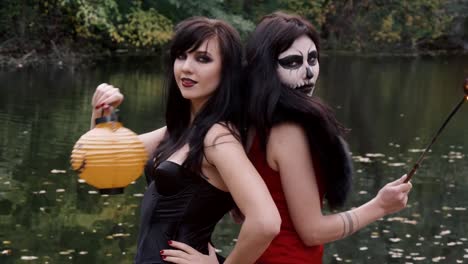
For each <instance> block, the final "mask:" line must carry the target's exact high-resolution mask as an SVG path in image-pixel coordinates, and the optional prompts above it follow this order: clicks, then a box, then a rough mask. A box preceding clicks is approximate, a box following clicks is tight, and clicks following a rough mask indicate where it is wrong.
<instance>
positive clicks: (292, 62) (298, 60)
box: [278, 55, 302, 69]
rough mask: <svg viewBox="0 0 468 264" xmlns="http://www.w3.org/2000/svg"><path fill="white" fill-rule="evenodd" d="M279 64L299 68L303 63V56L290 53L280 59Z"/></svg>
mask: <svg viewBox="0 0 468 264" xmlns="http://www.w3.org/2000/svg"><path fill="white" fill-rule="evenodd" d="M278 63H279V65H281V67H283V68H285V69H297V68H300V67H301V65H302V56H300V55H289V56H286V57H284V58H281V59H278Z"/></svg>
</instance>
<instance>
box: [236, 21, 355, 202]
mask: <svg viewBox="0 0 468 264" xmlns="http://www.w3.org/2000/svg"><path fill="white" fill-rule="evenodd" d="M304 35H305V36H308V37H309V38H310V39H312V41H313V42H314V43H315V45H316V47H317V52H319V49H320V45H319V36H318V34H317V32H316V30H315V29H314V27H313V26H312V25H311V24H310V23H309V22H308V21H307V20H305V19H303V18H301V17H299V16H296V15H290V14H285V13H282V12H276V13H273V14H271V15H267V16H265V17H263V18H262V20H261V21H260V23H259V24H258V25H257V27H256V29H255V31H254V32H253V33H252V34H251V36H250V38H249V40H248V42H247V46H246V60H247V65H246V68H245V75H246V76H247V82H248V84H249V89H248V93H249V94H248V96H247V98H249V103H248V115H249V122H250V124H251V126H253V127H254V128H255V130H256V133H257V136H258V138H259V139H260V143H261V145H262V147H263V149H264V150H265V149H266V142H267V141H268V135H269V132H270V131H271V128H272V127H273V126H275V125H277V124H279V123H283V122H294V123H297V124H299V125H301V127H302V128H303V129H304V130H305V132H306V133H307V138H308V145H309V146H308V147H309V150H310V152H311V154H312V156H313V157H314V159H313V160H311V162H314V161H315V162H314V168H316V170H317V171H316V173H317V174H318V175H320V177H321V179H323V183H324V188H325V198H326V199H327V201H328V204H329V205H330V207H331V208H335V207H337V206H341V205H343V204H344V202H345V200H346V197H347V194H348V193H349V191H350V188H351V171H352V168H351V162H350V160H349V154H348V153H349V152H348V150H347V148H346V147H345V146H346V144H345V143H344V141H343V140H342V138H341V136H342V134H343V132H344V131H345V129H344V127H343V126H342V125H341V124H340V123H339V122H338V121H337V120H336V118H335V116H334V113H333V111H332V110H331V108H330V107H328V106H327V105H326V104H325V103H323V102H321V101H320V100H319V99H318V98H310V97H308V96H307V95H305V94H304V93H302V92H300V91H296V90H294V89H291V88H288V87H286V86H285V85H283V84H282V83H281V81H280V79H279V77H278V74H277V67H278V66H277V65H278V56H279V54H280V53H282V52H283V51H285V50H287V49H288V48H289V47H290V46H291V45H292V43H293V42H294V41H295V40H296V39H297V38H299V37H301V36H304Z"/></svg>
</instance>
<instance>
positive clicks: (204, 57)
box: [195, 52, 213, 63]
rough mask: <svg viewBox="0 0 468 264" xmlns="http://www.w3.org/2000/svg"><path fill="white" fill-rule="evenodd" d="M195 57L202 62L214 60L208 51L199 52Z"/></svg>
mask: <svg viewBox="0 0 468 264" xmlns="http://www.w3.org/2000/svg"><path fill="white" fill-rule="evenodd" d="M195 58H196V60H197V61H198V62H200V63H210V62H212V61H213V59H212V58H211V56H210V55H209V53H208V52H197V53H196V54H195Z"/></svg>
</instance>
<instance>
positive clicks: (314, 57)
mask: <svg viewBox="0 0 468 264" xmlns="http://www.w3.org/2000/svg"><path fill="white" fill-rule="evenodd" d="M317 55H318V54H317V51H316V50H314V51H311V52H310V53H309V54H308V55H307V62H308V63H309V65H315V64H316V63H317Z"/></svg>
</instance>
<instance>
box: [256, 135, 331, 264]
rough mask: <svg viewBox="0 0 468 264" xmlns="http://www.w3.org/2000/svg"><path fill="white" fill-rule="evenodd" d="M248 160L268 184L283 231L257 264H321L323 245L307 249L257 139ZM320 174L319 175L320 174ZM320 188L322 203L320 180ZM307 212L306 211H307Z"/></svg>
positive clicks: (278, 177)
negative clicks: (295, 227)
mask: <svg viewBox="0 0 468 264" xmlns="http://www.w3.org/2000/svg"><path fill="white" fill-rule="evenodd" d="M249 158H250V160H251V161H252V164H253V165H254V166H255V168H256V169H257V171H258V173H259V174H260V175H261V176H262V178H263V180H264V181H265V183H266V185H267V187H268V190H269V191H270V193H271V196H272V197H273V200H274V201H275V204H276V206H277V207H278V210H279V213H280V215H281V230H280V233H279V234H278V235H277V236H276V238H275V239H274V240H273V241H272V242H271V244H270V246H269V247H268V248H267V250H266V251H265V252H264V253H263V255H262V256H261V257H260V258H259V259H258V260H257V263H258V264H306V263H307V264H321V263H322V256H323V245H319V246H312V247H309V246H306V245H305V244H304V243H303V242H302V240H301V239H300V237H299V235H298V234H297V232H296V230H295V229H294V225H293V223H292V220H291V217H290V215H289V211H288V205H287V203H286V198H285V196H284V192H283V189H282V187H281V179H280V175H279V173H278V172H277V171H274V170H273V169H271V168H270V166H269V165H268V162H267V160H266V155H265V153H264V151H262V148H261V146H260V142H259V140H258V138H257V137H255V139H254V142H253V144H252V147H251V149H250V151H249ZM317 175H318V174H317ZM317 178H318V179H317V182H318V185H319V189H320V200H322V197H323V195H322V188H320V187H321V184H320V182H319V178H320V177H317ZM304 210H306V208H304Z"/></svg>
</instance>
